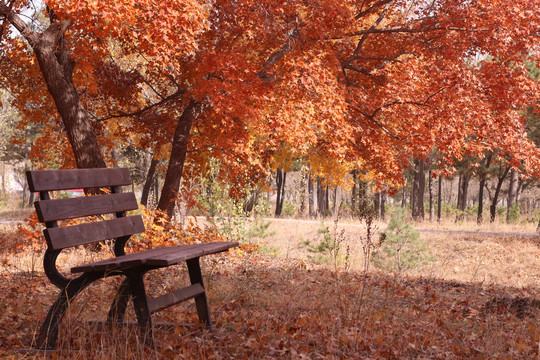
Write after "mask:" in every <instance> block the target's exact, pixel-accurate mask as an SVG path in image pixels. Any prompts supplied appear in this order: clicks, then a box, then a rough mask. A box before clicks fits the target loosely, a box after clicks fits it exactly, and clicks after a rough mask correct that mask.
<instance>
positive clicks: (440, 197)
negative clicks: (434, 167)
mask: <svg viewBox="0 0 540 360" xmlns="http://www.w3.org/2000/svg"><path fill="white" fill-rule="evenodd" d="M441 207H442V175H439V186H438V189H437V221H439V222H440V221H441V212H442V211H441Z"/></svg>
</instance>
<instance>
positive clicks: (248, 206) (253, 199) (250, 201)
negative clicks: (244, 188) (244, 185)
mask: <svg viewBox="0 0 540 360" xmlns="http://www.w3.org/2000/svg"><path fill="white" fill-rule="evenodd" d="M258 197H259V192H258V191H257V190H253V191H251V193H250V194H249V196H248V198H247V199H246V202H245V204H244V212H245V213H246V214H248V215H249V214H250V213H251V212H252V211H253V207H254V206H255V204H256V203H257V198H258Z"/></svg>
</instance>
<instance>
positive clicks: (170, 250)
mask: <svg viewBox="0 0 540 360" xmlns="http://www.w3.org/2000/svg"><path fill="white" fill-rule="evenodd" d="M236 246H238V243H237V242H212V243H204V244H193V245H180V246H171V247H160V248H156V249H151V250H146V251H139V252H136V253H131V254H127V255H123V256H118V257H114V258H111V259H107V260H103V261H97V262H93V263H89V264H84V265H79V266H75V267H73V268H71V272H72V273H73V274H76V273H82V272H93V271H100V272H101V271H105V272H109V271H115V270H125V269H129V268H133V267H140V266H143V265H147V266H150V267H156V268H159V267H164V266H170V265H175V264H178V263H179V262H182V261H186V260H190V259H195V258H199V257H201V256H204V255H210V254H215V253H219V252H222V251H226V250H228V249H230V248H232V247H236Z"/></svg>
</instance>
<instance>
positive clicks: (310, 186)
mask: <svg viewBox="0 0 540 360" xmlns="http://www.w3.org/2000/svg"><path fill="white" fill-rule="evenodd" d="M313 196H314V192H313V177H312V176H311V174H308V207H309V217H315V209H314V208H313V207H314V206H313V205H314V204H313Z"/></svg>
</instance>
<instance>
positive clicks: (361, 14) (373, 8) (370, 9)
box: [354, 0, 392, 20]
mask: <svg viewBox="0 0 540 360" xmlns="http://www.w3.org/2000/svg"><path fill="white" fill-rule="evenodd" d="M391 2H392V0H381V1H379V2H377V3H375V4H373V5H371V6H370V7H368V8H367V9H366V10H363V11H360V12H359V13H358V14H356V16H355V17H354V19H355V20H358V19H360V18H361V17H362V16H365V15H367V14H369V13H371V12H372V11H373V10H375V9H377V8H379V7H381V6H384V5H386V4H388V3H391Z"/></svg>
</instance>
